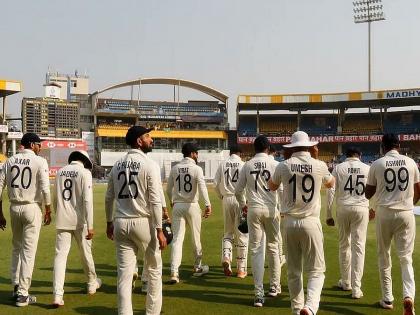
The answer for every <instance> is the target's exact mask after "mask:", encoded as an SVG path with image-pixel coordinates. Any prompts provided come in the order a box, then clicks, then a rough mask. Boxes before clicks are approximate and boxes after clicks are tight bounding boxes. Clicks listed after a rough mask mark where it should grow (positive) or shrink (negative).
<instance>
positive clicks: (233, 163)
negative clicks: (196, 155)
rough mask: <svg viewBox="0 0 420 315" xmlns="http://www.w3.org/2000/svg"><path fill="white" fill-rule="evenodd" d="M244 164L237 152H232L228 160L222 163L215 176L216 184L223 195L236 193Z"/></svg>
mask: <svg viewBox="0 0 420 315" xmlns="http://www.w3.org/2000/svg"><path fill="white" fill-rule="evenodd" d="M243 165H244V162H243V161H242V160H241V158H240V157H239V156H238V155H236V154H232V155H231V156H229V158H228V159H227V160H225V161H223V162H222V163H220V165H219V168H218V169H217V172H216V175H215V177H214V185H215V186H216V190H217V191H218V192H219V194H220V195H221V196H223V197H226V196H233V195H234V194H235V187H236V184H237V183H238V179H239V172H240V171H241V169H242V167H243Z"/></svg>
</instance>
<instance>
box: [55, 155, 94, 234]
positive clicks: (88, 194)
mask: <svg viewBox="0 0 420 315" xmlns="http://www.w3.org/2000/svg"><path fill="white" fill-rule="evenodd" d="M55 190H56V193H55V209H56V212H57V214H56V228H57V229H58V230H76V229H81V228H83V226H84V225H85V224H86V225H87V228H88V229H89V230H90V229H93V189H92V174H91V172H90V171H89V170H87V169H85V168H84V166H83V163H82V162H79V161H72V162H71V163H70V164H69V165H66V166H64V167H63V168H60V169H59V170H58V172H57V175H56V177H55Z"/></svg>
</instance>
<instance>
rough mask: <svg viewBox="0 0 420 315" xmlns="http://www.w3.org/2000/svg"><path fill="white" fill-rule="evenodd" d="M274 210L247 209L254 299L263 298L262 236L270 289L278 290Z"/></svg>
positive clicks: (278, 262) (277, 237)
mask: <svg viewBox="0 0 420 315" xmlns="http://www.w3.org/2000/svg"><path fill="white" fill-rule="evenodd" d="M276 212H277V211H276V210H275V209H269V208H267V207H255V206H250V207H249V208H248V214H247V220H248V233H249V250H250V254H251V264H252V275H253V277H254V288H255V296H256V297H261V298H262V297H264V285H263V281H264V260H265V257H264V234H265V237H266V243H267V244H266V248H267V259H268V270H269V274H270V275H269V277H270V288H271V287H275V288H280V259H279V233H280V232H279V228H280V224H279V216H278V215H277V214H276Z"/></svg>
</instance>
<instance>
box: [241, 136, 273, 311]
mask: <svg viewBox="0 0 420 315" xmlns="http://www.w3.org/2000/svg"><path fill="white" fill-rule="evenodd" d="M269 147H270V142H269V141H268V139H267V137H266V136H258V137H257V138H256V139H255V141H254V149H255V156H254V157H253V158H252V159H251V160H249V161H248V162H246V163H245V165H244V166H243V167H242V170H241V172H240V173H239V181H238V184H237V186H236V189H235V196H236V199H237V200H238V203H239V207H240V208H241V209H242V211H243V212H244V213H247V220H248V231H249V250H250V253H251V263H252V274H253V277H254V288H255V299H254V306H255V307H262V306H263V305H264V286H263V280H264V260H265V257H264V250H263V248H264V241H263V239H264V234H265V239H266V248H267V257H268V268H269V273H270V288H269V291H268V296H271V297H275V296H277V295H278V294H280V293H281V287H280V259H279V235H280V231H279V229H280V222H279V220H280V216H279V215H278V210H277V194H276V192H273V191H270V189H269V188H268V181H269V180H270V178H271V176H272V175H273V174H274V170H275V168H276V165H277V162H276V161H274V160H273V159H271V158H270V157H269V156H268V151H269Z"/></svg>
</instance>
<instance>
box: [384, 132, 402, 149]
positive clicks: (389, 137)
mask: <svg viewBox="0 0 420 315" xmlns="http://www.w3.org/2000/svg"><path fill="white" fill-rule="evenodd" d="M381 145H382V148H383V149H384V151H385V152H388V151H391V150H399V149H400V139H398V136H397V135H396V134H393V133H386V134H384V136H383V137H382V143H381Z"/></svg>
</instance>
